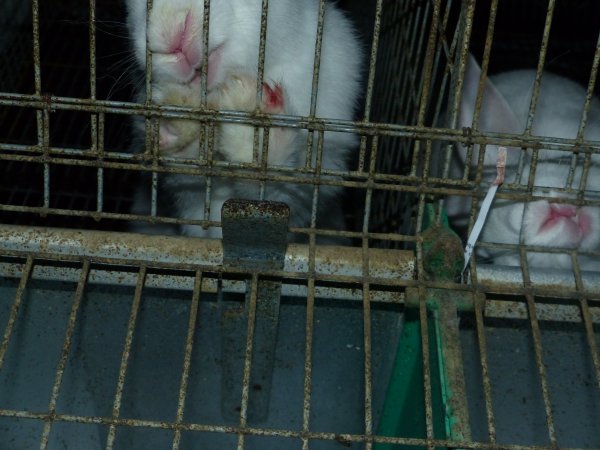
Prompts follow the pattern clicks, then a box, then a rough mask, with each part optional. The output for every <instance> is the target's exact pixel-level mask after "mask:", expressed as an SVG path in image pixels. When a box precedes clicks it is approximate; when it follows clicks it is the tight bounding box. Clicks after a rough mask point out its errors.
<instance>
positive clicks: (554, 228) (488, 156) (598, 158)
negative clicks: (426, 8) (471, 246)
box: [445, 56, 600, 270]
mask: <svg viewBox="0 0 600 450" xmlns="http://www.w3.org/2000/svg"><path fill="white" fill-rule="evenodd" d="M480 73H481V70H480V68H479V66H478V65H477V62H476V61H475V60H474V58H473V57H472V56H470V58H469V61H468V64H467V69H466V73H465V81H464V90H463V96H462V102H461V110H460V126H461V127H470V126H471V125H472V120H473V112H474V108H475V98H476V95H477V88H478V83H479V78H480ZM534 78H535V71H534V70H516V71H510V72H505V73H501V74H498V75H495V76H492V77H490V78H489V79H488V80H486V84H485V88H484V97H483V103H482V108H481V114H480V123H479V128H480V130H482V131H487V132H505V133H522V132H523V131H524V129H525V124H526V121H527V114H528V111H529V104H530V100H531V95H532V92H533V84H534ZM585 96H586V91H585V89H584V88H582V87H581V86H579V85H578V84H577V83H574V82H572V81H570V80H568V79H566V78H563V77H560V76H556V75H552V74H549V73H544V74H543V77H542V82H541V90H540V94H539V98H538V103H537V108H536V113H535V118H534V122H533V129H532V134H534V135H537V136H548V137H559V138H575V137H576V136H577V131H578V128H579V123H580V120H581V116H582V112H583V106H584V102H585ZM584 138H585V139H586V140H591V141H599V140H600V104H599V103H598V101H597V100H595V99H594V100H593V102H592V107H591V110H590V114H589V116H588V122H587V128H586V131H585V135H584ZM457 147H458V151H457V156H458V158H456V160H455V165H454V168H453V169H454V170H453V176H454V177H456V175H457V174H458V173H459V172H460V173H462V169H463V168H464V164H465V157H466V148H464V147H463V146H457ZM521 152H522V150H521V149H514V148H513V149H508V154H509V156H508V161H507V168H506V180H505V184H507V183H520V184H522V185H524V186H523V188H526V186H527V183H528V179H529V169H530V167H531V151H530V150H528V151H527V153H526V155H525V161H524V162H525V164H524V169H523V171H522V176H521V179H520V180H516V179H515V177H516V173H517V165H518V161H519V157H520V153H521ZM496 157H497V147H495V146H491V145H490V146H488V147H487V148H486V152H485V158H484V179H485V180H486V181H493V180H494V178H495V172H496V167H495V166H496ZM577 158H578V159H577V166H576V168H575V170H574V172H573V173H574V176H573V182H572V184H571V185H570V186H567V182H568V175H569V171H570V167H571V160H572V153H570V152H565V151H559V150H540V151H539V153H538V165H537V169H536V172H535V178H534V182H533V186H534V195H538V194H539V195H543V196H546V197H552V198H559V197H562V198H565V197H566V198H568V195H569V194H565V193H564V192H558V191H557V189H560V188H573V189H575V190H577V189H585V191H586V195H585V197H584V198H585V199H588V200H589V199H592V200H598V196H599V194H600V155H599V154H597V153H596V154H594V155H592V158H591V166H590V170H589V173H588V175H587V184H586V185H585V186H580V184H581V179H582V170H583V167H584V155H583V154H580V155H579V156H578V157H577ZM477 160H478V148H477V146H476V148H475V149H474V151H473V159H472V161H471V163H472V165H473V170H474V169H475V167H476V164H477ZM457 161H458V163H457ZM459 176H460V175H459ZM445 206H446V211H447V213H448V216H449V218H450V220H451V222H452V223H453V224H454V225H456V226H459V227H460V226H464V225H465V224H466V218H467V217H468V214H469V212H470V198H468V197H460V198H459V197H449V198H448V199H447V201H446V202H445ZM480 241H482V242H490V243H492V242H493V243H503V244H519V243H523V244H525V245H531V246H542V247H552V248H559V249H577V250H578V251H581V252H585V251H598V250H600V206H583V207H577V206H575V205H571V204H569V203H553V202H548V201H546V200H539V201H533V202H529V203H523V202H517V201H513V200H506V199H496V200H495V201H494V203H493V205H492V208H491V209H490V212H489V215H488V217H487V220H486V223H485V225H484V228H483V231H482V234H481V238H480ZM478 254H479V256H481V257H487V258H489V259H491V260H492V261H493V262H494V263H496V264H503V265H511V266H518V265H520V257H519V253H518V252H517V251H507V250H504V249H482V248H480V249H479V251H478ZM578 261H579V264H580V267H581V268H582V269H583V270H600V258H598V257H594V256H584V255H581V256H578ZM528 263H529V264H530V265H531V266H532V267H538V268H562V269H565V268H570V267H571V258H570V256H569V255H568V254H566V253H541V252H540V253H534V252H528Z"/></svg>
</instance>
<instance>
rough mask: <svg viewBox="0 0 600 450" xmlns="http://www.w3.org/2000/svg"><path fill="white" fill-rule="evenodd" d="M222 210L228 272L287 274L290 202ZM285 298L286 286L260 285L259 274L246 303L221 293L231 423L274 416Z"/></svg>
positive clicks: (225, 402)
mask: <svg viewBox="0 0 600 450" xmlns="http://www.w3.org/2000/svg"><path fill="white" fill-rule="evenodd" d="M221 211H222V223H223V265H224V266H225V267H234V268H238V269H240V268H241V269H246V270H249V271H252V273H253V274H256V271H257V270H261V269H262V270H281V269H283V266H284V259H285V251H286V248H287V231H288V221H289V215H290V209H289V207H288V206H287V205H286V204H285V203H278V202H268V201H252V200H240V199H230V200H227V201H226V202H225V203H224V204H223V208H222V210H221ZM280 299H281V281H273V280H259V279H258V275H253V276H252V281H251V282H250V281H247V282H246V294H245V300H244V302H243V304H240V302H239V299H238V301H236V300H235V299H233V298H232V296H231V295H227V294H224V293H222V291H221V295H220V302H219V303H220V307H221V332H222V342H223V345H222V351H223V355H222V361H223V366H222V372H223V375H222V378H221V380H222V386H223V389H222V392H223V396H222V399H221V407H222V412H223V416H224V417H226V418H228V419H235V418H237V417H239V416H240V414H241V416H242V420H243V421H245V420H246V419H249V420H253V421H262V420H265V419H266V418H267V417H268V411H269V399H270V395H271V381H272V376H273V364H274V360H275V346H276V344H277V328H278V324H279V304H280ZM246 329H247V333H246ZM249 351H250V353H248V352H249ZM248 364H250V368H249V370H250V372H248ZM248 377H249V379H248ZM242 379H243V380H244V381H243V383H240V380H242ZM250 386H251V387H252V389H251V392H249V391H248V389H249V387H250ZM246 410H247V417H244V415H245V414H246Z"/></svg>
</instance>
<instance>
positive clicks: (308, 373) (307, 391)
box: [302, 235, 315, 450]
mask: <svg viewBox="0 0 600 450" xmlns="http://www.w3.org/2000/svg"><path fill="white" fill-rule="evenodd" d="M310 238H311V240H314V235H311V237H310ZM310 248H311V249H312V251H313V252H314V246H311V247H310ZM314 271H315V259H314V257H313V258H309V272H310V273H311V275H309V276H308V280H307V287H308V289H307V295H306V341H305V345H306V347H305V349H304V385H303V396H302V432H303V433H305V434H308V433H309V431H310V406H311V394H312V367H313V366H312V353H313V334H314V323H315V278H314V276H313V275H312V274H314ZM308 443H309V441H308V438H306V437H304V436H303V437H302V450H308Z"/></svg>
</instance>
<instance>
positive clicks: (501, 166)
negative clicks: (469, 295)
mask: <svg viewBox="0 0 600 450" xmlns="http://www.w3.org/2000/svg"><path fill="white" fill-rule="evenodd" d="M505 173H506V148H505V147H498V161H497V162H496V179H495V180H494V182H493V183H492V185H491V186H490V188H489V189H488V192H487V194H486V195H485V198H484V199H483V202H482V203H481V209H480V210H479V215H478V216H477V220H476V221H475V225H473V229H472V230H471V234H470V235H469V239H468V240H467V245H466V246H465V263H464V265H463V269H462V273H461V277H462V276H464V273H465V270H467V267H468V266H469V260H470V259H471V255H472V254H473V249H474V248H475V243H476V242H477V239H479V235H480V234H481V230H482V229H483V225H484V224H485V219H486V218H487V215H488V212H489V211H490V207H491V206H492V202H493V201H494V196H495V195H496V191H498V187H500V185H501V184H502V183H504V176H505Z"/></svg>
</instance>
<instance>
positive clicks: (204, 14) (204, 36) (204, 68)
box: [200, 0, 211, 142]
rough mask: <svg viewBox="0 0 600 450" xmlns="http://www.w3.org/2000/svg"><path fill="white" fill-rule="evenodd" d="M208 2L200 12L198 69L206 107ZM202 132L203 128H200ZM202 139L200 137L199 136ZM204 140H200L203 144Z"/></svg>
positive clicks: (207, 1)
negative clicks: (199, 58) (200, 56)
mask: <svg viewBox="0 0 600 450" xmlns="http://www.w3.org/2000/svg"><path fill="white" fill-rule="evenodd" d="M210 1H211V0H204V4H203V10H202V50H203V55H202V67H201V68H200V90H201V92H202V105H203V106H204V105H206V95H207V92H208V54H209V47H208V36H209V31H210ZM202 131H203V132H204V127H202ZM201 137H202V136H201ZM203 141H204V139H202V138H201V139H200V142H203Z"/></svg>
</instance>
